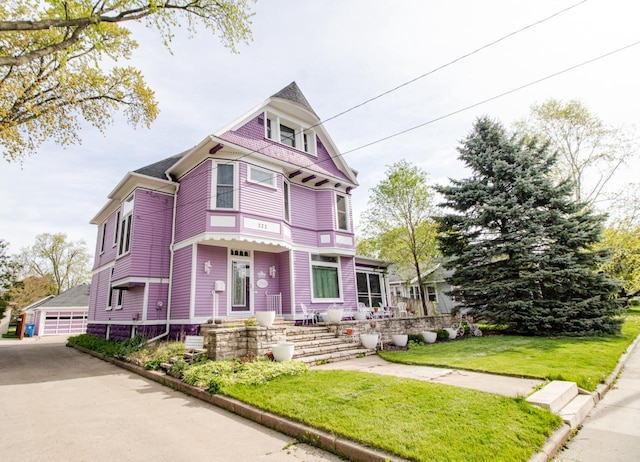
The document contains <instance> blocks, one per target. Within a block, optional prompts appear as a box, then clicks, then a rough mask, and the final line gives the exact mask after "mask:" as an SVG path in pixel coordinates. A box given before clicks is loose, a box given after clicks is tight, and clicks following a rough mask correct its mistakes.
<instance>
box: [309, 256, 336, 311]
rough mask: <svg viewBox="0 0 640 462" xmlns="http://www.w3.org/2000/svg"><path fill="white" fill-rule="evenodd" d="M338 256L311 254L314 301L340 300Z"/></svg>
mask: <svg viewBox="0 0 640 462" xmlns="http://www.w3.org/2000/svg"><path fill="white" fill-rule="evenodd" d="M340 285H341V284H340V267H339V259H338V257H329V256H325V255H311V293H312V295H313V300H314V301H327V302H331V301H340V300H341V293H340Z"/></svg>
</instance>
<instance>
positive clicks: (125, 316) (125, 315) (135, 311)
mask: <svg viewBox="0 0 640 462" xmlns="http://www.w3.org/2000/svg"><path fill="white" fill-rule="evenodd" d="M143 307H144V286H136V287H131V288H130V289H129V290H127V291H126V292H125V293H124V299H123V300H122V310H117V311H115V312H114V314H115V315H116V316H117V317H114V318H112V319H114V320H115V319H117V320H120V321H130V320H132V319H133V318H134V317H135V320H136V321H142V309H143Z"/></svg>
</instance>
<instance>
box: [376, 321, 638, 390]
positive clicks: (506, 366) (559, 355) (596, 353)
mask: <svg viewBox="0 0 640 462" xmlns="http://www.w3.org/2000/svg"><path fill="white" fill-rule="evenodd" d="M639 333H640V310H638V309H632V310H629V311H628V312H627V319H626V322H625V323H624V325H623V327H622V333H621V334H620V335H618V336H606V337H550V338H544V337H520V336H509V335H504V336H502V335H497V336H487V337H472V338H468V339H465V340H462V341H453V342H442V343H436V344H433V345H425V346H414V347H412V348H410V349H409V350H408V351H388V352H387V351H384V352H380V356H381V357H383V358H384V359H386V360H388V361H393V362H398V363H404V364H415V365H424V366H441V367H450V368H456V369H466V370H473V371H479V372H491V373H496V374H506V375H515V376H522V377H533V378H540V379H547V380H568V381H572V382H576V383H577V384H578V386H580V387H582V388H584V389H586V390H589V391H593V390H595V388H596V386H597V385H598V384H599V383H601V382H603V381H604V380H605V379H606V377H607V376H608V375H609V374H610V373H611V372H612V371H613V369H614V368H615V366H616V364H617V363H618V360H619V359H620V356H621V355H622V354H623V353H624V352H625V350H626V349H627V347H628V346H629V344H631V343H632V342H633V340H634V339H635V338H636V337H637V336H638V334H639Z"/></svg>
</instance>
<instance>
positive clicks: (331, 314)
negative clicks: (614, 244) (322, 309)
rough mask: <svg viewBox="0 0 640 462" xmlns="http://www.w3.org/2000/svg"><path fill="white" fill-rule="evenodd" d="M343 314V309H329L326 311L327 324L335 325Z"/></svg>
mask: <svg viewBox="0 0 640 462" xmlns="http://www.w3.org/2000/svg"><path fill="white" fill-rule="evenodd" d="M343 314H344V309H343V308H329V309H328V310H327V318H329V322H331V323H337V322H340V321H341V320H342V315H343Z"/></svg>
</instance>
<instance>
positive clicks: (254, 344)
mask: <svg viewBox="0 0 640 462" xmlns="http://www.w3.org/2000/svg"><path fill="white" fill-rule="evenodd" d="M285 331H286V329H285V328H284V327H270V328H266V327H253V326H250V327H227V328H225V327H219V328H211V327H210V325H207V326H202V335H203V336H204V346H205V348H206V349H207V355H208V356H209V358H210V359H213V360H219V359H229V358H240V357H242V356H245V355H251V356H256V357H257V356H264V355H265V354H266V353H267V351H269V350H270V349H271V345H274V344H276V343H279V342H284V341H285V340H286V332H285Z"/></svg>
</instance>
